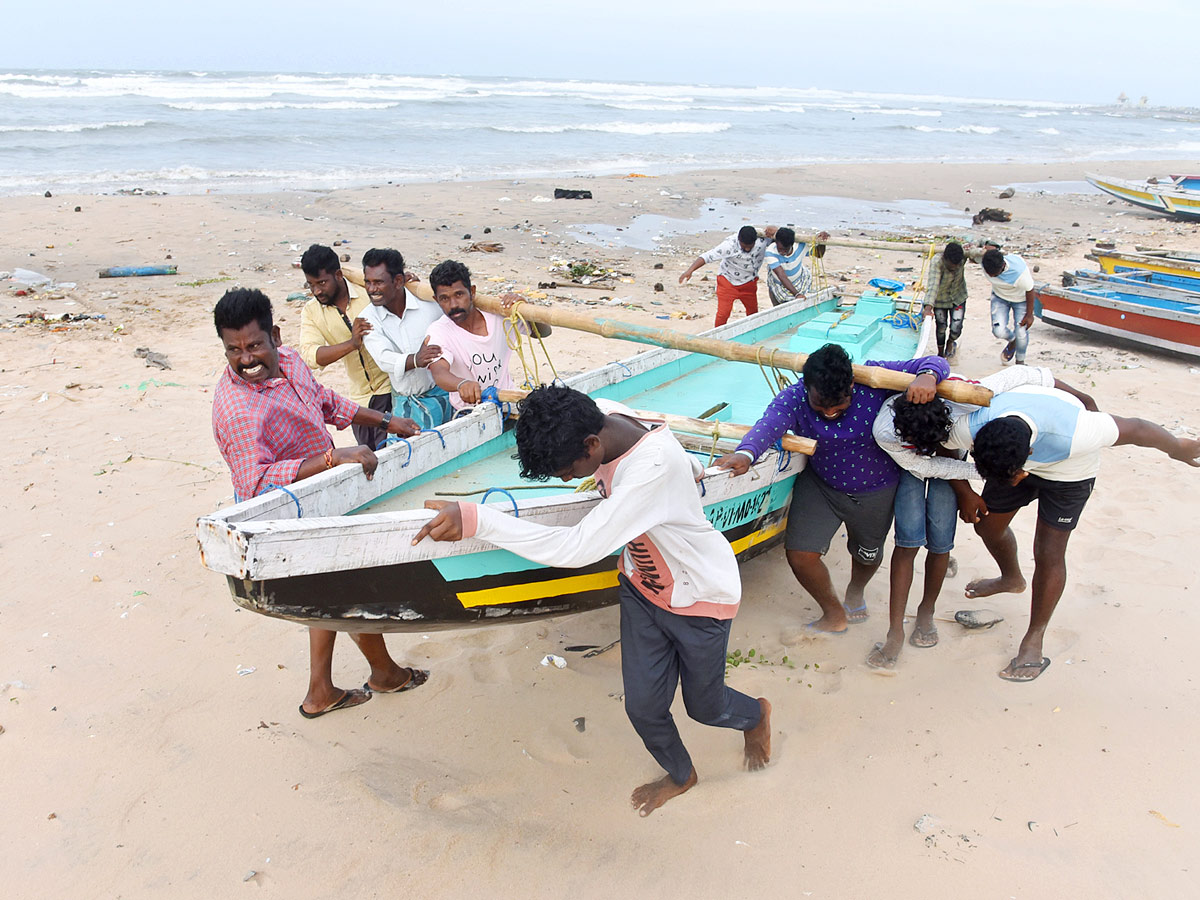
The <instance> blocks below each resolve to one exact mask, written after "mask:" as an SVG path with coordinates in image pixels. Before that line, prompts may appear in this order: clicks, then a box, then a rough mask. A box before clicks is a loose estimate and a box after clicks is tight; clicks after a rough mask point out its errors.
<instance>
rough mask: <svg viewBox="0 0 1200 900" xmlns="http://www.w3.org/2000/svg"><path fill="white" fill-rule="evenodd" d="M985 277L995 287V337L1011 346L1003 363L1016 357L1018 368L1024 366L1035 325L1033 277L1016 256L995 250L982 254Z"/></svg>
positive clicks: (1003, 354)
mask: <svg viewBox="0 0 1200 900" xmlns="http://www.w3.org/2000/svg"><path fill="white" fill-rule="evenodd" d="M983 273H984V274H985V275H986V276H987V280H988V281H989V282H990V283H991V285H992V334H994V335H995V336H996V337H998V338H1000V340H1002V341H1007V342H1008V343H1007V344H1005V346H1004V349H1003V350H1002V351H1001V352H1000V359H1001V360H1003V361H1004V362H1005V363H1009V362H1012V360H1013V357H1014V356H1015V357H1016V360H1017V365H1018V366H1020V365H1024V364H1025V350H1026V348H1027V347H1028V346H1029V326H1030V325H1032V324H1033V273H1032V272H1030V271H1029V266H1028V265H1027V264H1026V262H1025V260H1023V259H1021V257H1019V256H1017V254H1015V253H1008V254H1004V253H1001V252H1000V250H999V249H997V248H996V247H992V248H991V249H990V250H988V251H987V252H986V253H984V254H983ZM1018 311H1020V312H1018Z"/></svg>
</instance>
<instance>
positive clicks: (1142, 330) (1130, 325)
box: [1034, 284, 1200, 359]
mask: <svg viewBox="0 0 1200 900" xmlns="http://www.w3.org/2000/svg"><path fill="white" fill-rule="evenodd" d="M1159 290H1160V291H1161V290H1162V289H1159ZM1172 294H1174V295H1176V296H1172ZM1034 313H1035V314H1036V315H1038V316H1040V317H1041V319H1042V320H1043V321H1044V322H1049V323H1050V324H1052V325H1058V326H1060V327H1062V328H1069V329H1071V330H1072V331H1078V332H1081V333H1084V334H1090V335H1096V336H1100V337H1103V338H1105V339H1106V340H1107V341H1116V342H1120V343H1124V344H1130V345H1133V346H1137V347H1140V348H1150V349H1154V350H1161V351H1165V352H1167V353H1171V354H1175V355H1179V356H1184V357H1187V358H1188V359H1200V295H1194V294H1191V293H1189V292H1170V293H1162V294H1159V295H1152V294H1149V293H1147V292H1146V291H1145V290H1144V291H1143V292H1142V293H1131V292H1128V291H1126V290H1124V289H1123V288H1119V287H1118V286H1117V285H1115V284H1110V285H1105V284H1098V285H1092V284H1083V285H1076V286H1075V287H1070V288H1056V287H1051V286H1049V285H1039V286H1037V287H1036V288H1035V289H1034Z"/></svg>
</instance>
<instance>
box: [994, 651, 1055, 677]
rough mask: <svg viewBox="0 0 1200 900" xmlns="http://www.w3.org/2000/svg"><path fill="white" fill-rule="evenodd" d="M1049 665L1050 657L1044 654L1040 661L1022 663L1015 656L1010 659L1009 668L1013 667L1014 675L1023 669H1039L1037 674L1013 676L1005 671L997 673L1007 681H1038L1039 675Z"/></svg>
mask: <svg viewBox="0 0 1200 900" xmlns="http://www.w3.org/2000/svg"><path fill="white" fill-rule="evenodd" d="M1049 665H1050V657H1048V656H1043V657H1042V661H1041V662H1040V663H1035V662H1028V663H1021V664H1020V665H1017V658H1016V657H1015V656H1014V657H1013V658H1012V659H1010V660H1009V661H1008V668H1009V669H1012V673H1013V675H1015V674H1016V673H1017V672H1020V671H1021V670H1022V669H1037V675H1034V676H1033V677H1032V678H1013V675H1005V674H1004V672H1003V671H1000V672H998V673H997V674H998V675H999V676H1000V677H1001V678H1003V679H1004V680H1005V681H1018V682H1023V681H1037V679H1038V676H1040V675H1041V674H1042V673H1043V672H1045V671H1046V668H1047V667H1048V666H1049Z"/></svg>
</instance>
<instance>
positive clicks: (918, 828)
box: [913, 813, 937, 834]
mask: <svg viewBox="0 0 1200 900" xmlns="http://www.w3.org/2000/svg"><path fill="white" fill-rule="evenodd" d="M936 827H937V819H936V818H935V817H934V816H931V815H930V814H929V813H924V814H923V815H922V816H921V817H920V818H918V819H917V821H915V822H913V831H915V832H916V833H917V834H929V833H930V832H932V831H933V829H934V828H936Z"/></svg>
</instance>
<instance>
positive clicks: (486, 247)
mask: <svg viewBox="0 0 1200 900" xmlns="http://www.w3.org/2000/svg"><path fill="white" fill-rule="evenodd" d="M463 250H464V251H465V252H467V253H500V252H502V251H503V250H504V245H503V244H500V243H497V242H496V241H475V242H474V243H473V244H468V245H467V246H466V247H464V248H463Z"/></svg>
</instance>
